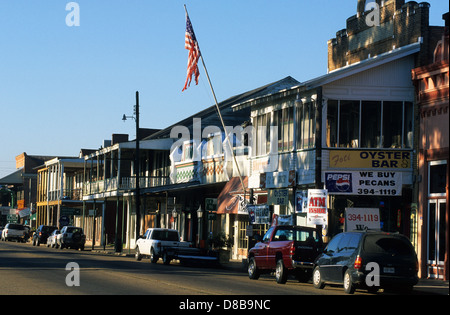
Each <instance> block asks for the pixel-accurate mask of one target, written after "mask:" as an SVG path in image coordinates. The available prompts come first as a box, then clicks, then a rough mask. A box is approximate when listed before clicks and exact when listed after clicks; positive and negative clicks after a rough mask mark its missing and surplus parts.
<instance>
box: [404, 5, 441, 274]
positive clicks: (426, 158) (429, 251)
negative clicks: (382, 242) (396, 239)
mask: <svg viewBox="0 0 450 315" xmlns="http://www.w3.org/2000/svg"><path fill="white" fill-rule="evenodd" d="M443 18H444V20H445V25H446V26H445V31H444V32H443V34H442V37H441V40H440V41H439V42H438V43H437V45H436V46H435V47H434V48H433V47H431V48H432V49H431V50H432V51H433V55H434V58H433V62H431V63H430V64H427V65H424V66H422V67H417V68H414V69H413V70H412V80H413V82H414V85H415V87H416V102H417V105H418V111H419V112H418V117H419V120H420V122H419V137H418V153H419V157H418V167H419V168H418V178H419V181H418V187H417V189H418V192H419V193H418V200H417V213H416V216H417V217H418V222H417V230H418V237H419V239H420V242H419V244H418V245H419V247H418V255H419V257H420V273H421V276H422V277H427V278H436V279H443V280H448V279H449V274H448V272H449V265H448V252H449V230H448V226H449V221H448V220H449V207H448V201H449V200H448V187H449V179H448V164H449V129H448V121H449V117H448V105H449V52H448V50H449V34H448V13H447V14H444V16H443Z"/></svg>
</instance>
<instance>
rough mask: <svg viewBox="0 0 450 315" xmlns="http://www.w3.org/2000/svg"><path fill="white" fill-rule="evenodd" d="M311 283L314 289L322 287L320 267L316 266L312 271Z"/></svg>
mask: <svg viewBox="0 0 450 315" xmlns="http://www.w3.org/2000/svg"><path fill="white" fill-rule="evenodd" d="M312 278H313V285H314V288H316V289H323V288H324V287H325V283H324V282H323V281H322V275H321V274H320V268H319V267H318V266H317V267H316V268H315V269H314V271H313V277H312Z"/></svg>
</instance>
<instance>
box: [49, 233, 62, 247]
mask: <svg viewBox="0 0 450 315" xmlns="http://www.w3.org/2000/svg"><path fill="white" fill-rule="evenodd" d="M60 234H61V232H60V231H59V230H54V231H53V232H52V234H50V235H49V236H48V237H47V247H51V248H53V247H55V248H58V243H57V238H58V235H60Z"/></svg>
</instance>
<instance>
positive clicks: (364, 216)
mask: <svg viewBox="0 0 450 315" xmlns="http://www.w3.org/2000/svg"><path fill="white" fill-rule="evenodd" d="M380 227H381V225H380V210H379V209H377V208H345V230H346V231H355V230H357V231H361V230H367V229H369V230H379V229H380Z"/></svg>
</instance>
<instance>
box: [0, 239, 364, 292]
mask: <svg viewBox="0 0 450 315" xmlns="http://www.w3.org/2000/svg"><path fill="white" fill-rule="evenodd" d="M70 262H76V263H77V264H78V265H79V268H80V286H72V287H69V286H67V285H66V277H67V276H68V275H69V273H70V272H71V271H72V269H69V270H66V266H67V264H68V263H70ZM69 278H70V277H69ZM0 284H1V294H58V295H60V294H87V295H95V294H154V295H158V294H171V295H291V294H295V295H301V294H308V295H311V294H343V290H342V288H331V289H327V290H315V289H314V288H313V287H312V285H311V284H303V283H298V282H297V281H295V280H293V279H292V280H291V281H288V283H287V284H286V285H279V284H277V283H276V282H275V279H274V277H271V276H266V277H261V278H260V279H259V280H257V281H252V280H250V279H249V278H248V277H247V275H246V274H245V273H243V272H236V271H232V270H225V269H218V268H195V267H189V266H188V267H185V266H180V265H178V264H176V263H172V264H171V265H169V266H165V265H163V264H162V263H161V261H160V262H159V263H157V264H151V263H150V262H149V260H146V259H145V260H143V261H141V262H137V261H135V260H134V258H132V257H120V256H119V257H118V256H114V255H110V256H108V255H98V254H96V253H93V252H91V251H89V250H86V251H83V252H80V251H75V250H71V249H64V250H59V249H51V248H47V247H46V246H42V245H41V246H40V247H33V246H31V244H29V243H28V244H20V243H15V242H0ZM361 293H362V294H365V293H363V292H361ZM357 294H360V293H357Z"/></svg>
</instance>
